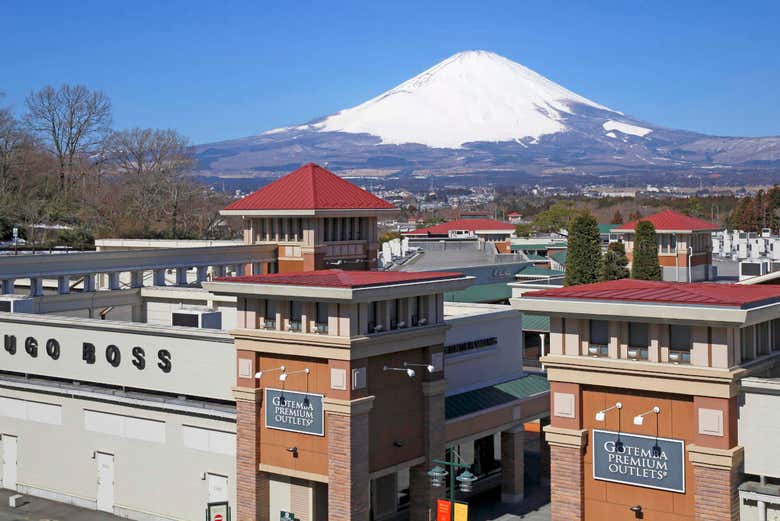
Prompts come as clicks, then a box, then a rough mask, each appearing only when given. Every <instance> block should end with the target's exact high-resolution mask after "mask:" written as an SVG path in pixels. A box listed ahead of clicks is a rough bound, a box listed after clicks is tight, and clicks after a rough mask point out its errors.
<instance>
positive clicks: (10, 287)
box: [2, 279, 14, 295]
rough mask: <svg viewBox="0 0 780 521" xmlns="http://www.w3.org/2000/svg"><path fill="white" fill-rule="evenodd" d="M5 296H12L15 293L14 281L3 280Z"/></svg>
mask: <svg viewBox="0 0 780 521" xmlns="http://www.w3.org/2000/svg"><path fill="white" fill-rule="evenodd" d="M2 291H3V295H10V294H12V293H13V292H14V279H3V288H2Z"/></svg>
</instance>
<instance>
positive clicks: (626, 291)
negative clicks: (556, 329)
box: [522, 279, 780, 309]
mask: <svg viewBox="0 0 780 521" xmlns="http://www.w3.org/2000/svg"><path fill="white" fill-rule="evenodd" d="M522 298H523V299H537V298H541V299H565V300H569V299H576V300H599V301H612V302H643V303H659V304H660V303H663V304H690V305H701V306H724V307H738V308H742V309H747V308H752V307H756V306H759V305H765V304H773V303H777V302H780V286H762V285H756V286H744V285H737V284H713V283H706V282H694V283H681V282H664V281H650V280H633V279H623V280H612V281H607V282H596V283H594V284H582V285H579V286H568V287H564V288H554V289H547V290H542V291H533V292H529V293H525V294H523V297H522Z"/></svg>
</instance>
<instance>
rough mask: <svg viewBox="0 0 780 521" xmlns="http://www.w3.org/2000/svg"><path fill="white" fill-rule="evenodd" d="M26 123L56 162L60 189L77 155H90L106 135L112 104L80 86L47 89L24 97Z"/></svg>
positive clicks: (105, 97) (49, 87) (96, 92)
mask: <svg viewBox="0 0 780 521" xmlns="http://www.w3.org/2000/svg"><path fill="white" fill-rule="evenodd" d="M26 105H27V115H26V117H25V121H26V122H27V124H28V126H29V128H30V130H32V131H33V132H35V133H36V134H37V135H38V136H40V137H41V139H42V141H43V142H44V143H45V144H46V145H47V146H48V147H49V149H50V151H51V152H52V153H53V154H54V155H55V157H56V158H57V162H58V164H59V177H60V188H61V189H66V188H67V176H68V174H69V173H71V172H72V171H73V168H74V166H75V164H76V159H77V157H78V156H79V155H90V154H92V153H93V152H94V151H95V150H96V149H97V148H98V146H99V144H100V143H101V142H102V140H103V139H104V138H105V136H106V135H107V133H108V132H109V128H110V125H111V100H110V99H109V98H108V96H106V95H105V94H103V93H102V92H100V91H91V90H89V89H88V88H87V87H85V86H83V85H63V86H61V87H60V88H59V89H55V88H54V87H51V86H46V87H44V88H42V89H41V90H39V91H34V92H32V93H30V95H29V96H27V99H26Z"/></svg>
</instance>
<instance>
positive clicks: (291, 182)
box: [222, 163, 397, 273]
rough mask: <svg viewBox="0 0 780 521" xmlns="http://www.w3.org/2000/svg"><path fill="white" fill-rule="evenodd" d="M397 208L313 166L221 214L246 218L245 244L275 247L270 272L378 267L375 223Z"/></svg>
mask: <svg viewBox="0 0 780 521" xmlns="http://www.w3.org/2000/svg"><path fill="white" fill-rule="evenodd" d="M396 211H397V210H396V208H395V207H394V206H393V205H392V204H390V203H388V202H387V201H383V200H382V199H380V198H378V197H376V196H375V195H373V194H371V193H369V192H367V191H366V190H363V189H362V188H360V187H358V186H356V185H354V184H352V183H350V182H349V181H346V180H344V179H342V178H341V177H339V176H337V175H336V174H334V173H333V172H330V171H328V170H326V169H325V168H322V167H321V166H319V165H316V164H314V163H309V164H306V165H303V166H302V167H300V168H299V169H297V170H295V171H293V172H291V173H289V174H287V175H285V176H284V177H282V178H280V179H277V180H276V181H274V182H272V183H271V184H269V185H267V186H265V187H263V188H261V189H260V190H257V191H256V192H253V193H251V194H249V195H248V196H246V197H244V198H243V199H240V200H238V201H235V202H234V203H232V204H230V205H229V206H228V207H227V208H225V209H224V210H223V211H222V215H230V216H241V217H242V218H243V219H244V223H245V224H244V241H245V242H246V243H247V244H275V245H277V262H276V263H275V264H272V265H271V267H270V271H272V272H275V271H278V272H279V273H294V272H300V271H313V270H318V269H327V268H340V269H346V270H365V269H374V268H375V267H376V258H377V249H378V245H379V238H378V232H377V219H378V218H379V217H380V216H382V215H388V214H393V213H395V212H396Z"/></svg>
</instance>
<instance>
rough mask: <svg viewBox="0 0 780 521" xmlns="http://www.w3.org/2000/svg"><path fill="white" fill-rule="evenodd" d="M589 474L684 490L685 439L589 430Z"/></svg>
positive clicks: (607, 479) (615, 480) (661, 488)
mask: <svg viewBox="0 0 780 521" xmlns="http://www.w3.org/2000/svg"><path fill="white" fill-rule="evenodd" d="M593 477H594V478H595V479H600V480H603V481H613V482H615V483H624V484H626V485H636V486H638V487H647V488H655V489H659V490H668V491H671V492H681V493H683V494H684V493H685V442H684V441H683V440H673V439H669V438H656V437H654V436H640V435H637V434H626V433H619V432H612V431H601V430H596V429H594V430H593Z"/></svg>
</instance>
